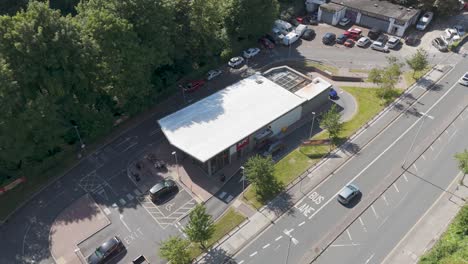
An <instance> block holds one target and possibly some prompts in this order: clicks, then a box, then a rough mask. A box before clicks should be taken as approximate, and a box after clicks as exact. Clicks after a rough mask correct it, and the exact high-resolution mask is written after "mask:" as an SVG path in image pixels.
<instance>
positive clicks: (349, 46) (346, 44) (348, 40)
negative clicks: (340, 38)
mask: <svg viewBox="0 0 468 264" xmlns="http://www.w3.org/2000/svg"><path fill="white" fill-rule="evenodd" d="M343 45H344V46H345V47H348V48H352V47H353V46H354V40H352V39H347V40H346V41H345V43H344V44H343Z"/></svg>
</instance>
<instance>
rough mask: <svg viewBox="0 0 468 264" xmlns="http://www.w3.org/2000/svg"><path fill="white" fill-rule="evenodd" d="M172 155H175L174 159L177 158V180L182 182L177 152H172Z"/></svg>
mask: <svg viewBox="0 0 468 264" xmlns="http://www.w3.org/2000/svg"><path fill="white" fill-rule="evenodd" d="M172 155H174V157H175V162H176V168H177V179H178V180H179V181H180V174H179V162H178V161H177V152H175V151H172Z"/></svg>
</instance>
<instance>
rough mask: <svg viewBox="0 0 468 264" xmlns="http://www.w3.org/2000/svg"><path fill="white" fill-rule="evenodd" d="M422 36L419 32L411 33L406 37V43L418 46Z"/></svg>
mask: <svg viewBox="0 0 468 264" xmlns="http://www.w3.org/2000/svg"><path fill="white" fill-rule="evenodd" d="M419 41H420V38H419V36H418V35H417V34H410V35H408V36H406V38H405V44H406V45H409V46H416V45H418V44H419Z"/></svg>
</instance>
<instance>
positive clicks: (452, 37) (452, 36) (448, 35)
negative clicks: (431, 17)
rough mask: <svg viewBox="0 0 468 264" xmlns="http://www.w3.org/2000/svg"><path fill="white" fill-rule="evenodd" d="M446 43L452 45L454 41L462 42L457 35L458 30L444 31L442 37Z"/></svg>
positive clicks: (448, 29) (449, 29)
mask: <svg viewBox="0 0 468 264" xmlns="http://www.w3.org/2000/svg"><path fill="white" fill-rule="evenodd" d="M440 37H441V38H442V39H443V40H445V42H447V43H452V42H453V41H458V40H460V36H459V35H458V33H457V30H456V29H454V28H447V29H445V30H444V33H443V34H442V36H440Z"/></svg>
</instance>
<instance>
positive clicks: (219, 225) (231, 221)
mask: <svg viewBox="0 0 468 264" xmlns="http://www.w3.org/2000/svg"><path fill="white" fill-rule="evenodd" d="M244 220H245V216H243V215H241V214H239V213H237V212H236V211H235V210H234V209H232V208H230V209H229V210H228V211H227V213H225V214H224V215H223V216H222V217H221V218H220V219H219V220H218V221H216V223H215V232H214V234H213V237H212V238H211V239H210V240H208V243H207V248H209V247H211V246H212V245H213V244H214V243H215V242H216V241H218V240H220V239H221V238H223V237H224V236H225V235H226V234H227V233H229V232H230V231H231V230H232V229H234V228H235V227H236V226H238V225H240V224H241V223H242V222H243V221H244ZM189 250H190V256H191V257H192V258H196V257H198V256H200V254H201V253H202V252H203V251H202V250H201V249H200V247H199V246H198V245H195V244H192V245H191V246H190V249H189Z"/></svg>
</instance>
